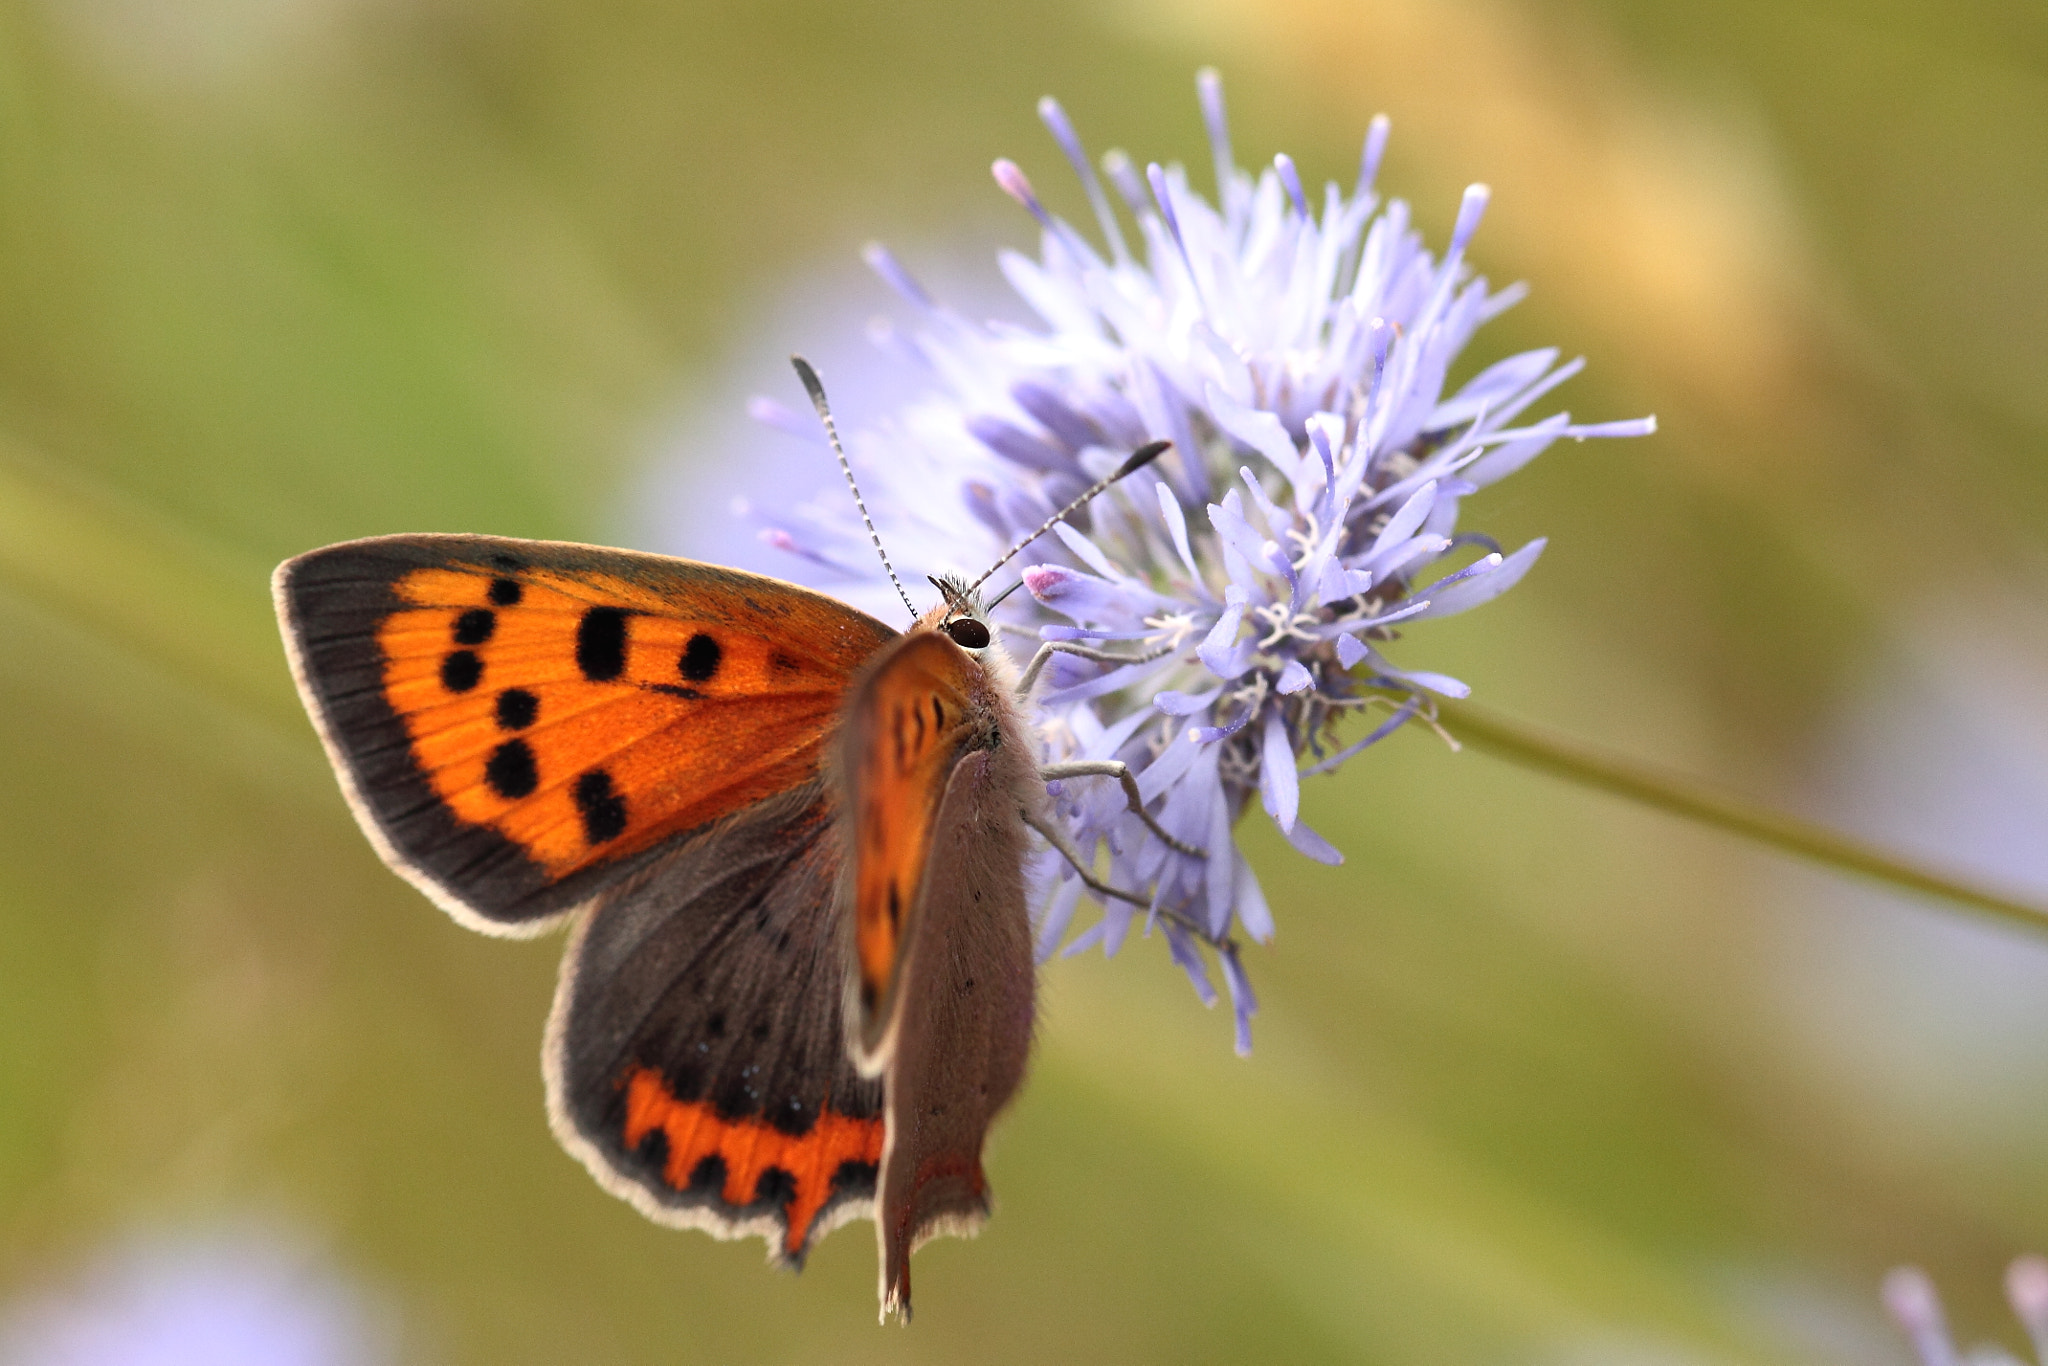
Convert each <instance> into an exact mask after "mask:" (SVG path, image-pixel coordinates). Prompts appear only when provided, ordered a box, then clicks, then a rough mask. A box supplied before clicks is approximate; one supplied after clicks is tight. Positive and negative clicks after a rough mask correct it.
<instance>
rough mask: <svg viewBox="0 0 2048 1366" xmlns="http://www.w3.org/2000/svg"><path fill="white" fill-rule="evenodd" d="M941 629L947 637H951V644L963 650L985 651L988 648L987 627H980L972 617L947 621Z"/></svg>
mask: <svg viewBox="0 0 2048 1366" xmlns="http://www.w3.org/2000/svg"><path fill="white" fill-rule="evenodd" d="M942 629H943V630H944V631H945V633H946V634H947V635H949V636H951V637H953V643H954V644H955V645H958V646H959V647H960V648H961V649H963V650H986V649H987V648H988V627H986V626H984V625H982V624H981V623H980V622H978V621H976V620H975V619H974V618H973V617H961V618H960V619H959V620H957V621H949V622H947V623H946V624H945V626H944V627H943V628H942Z"/></svg>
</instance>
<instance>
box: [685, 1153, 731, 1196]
mask: <svg viewBox="0 0 2048 1366" xmlns="http://www.w3.org/2000/svg"><path fill="white" fill-rule="evenodd" d="M724 1188H725V1159H724V1158H722V1157H720V1156H719V1155H718V1154H717V1153H713V1154H711V1155H710V1156H709V1157H705V1158H700V1159H699V1160H698V1162H697V1165H696V1166H694V1167H692V1168H690V1185H689V1189H691V1190H693V1191H702V1190H708V1191H716V1190H723V1189H724Z"/></svg>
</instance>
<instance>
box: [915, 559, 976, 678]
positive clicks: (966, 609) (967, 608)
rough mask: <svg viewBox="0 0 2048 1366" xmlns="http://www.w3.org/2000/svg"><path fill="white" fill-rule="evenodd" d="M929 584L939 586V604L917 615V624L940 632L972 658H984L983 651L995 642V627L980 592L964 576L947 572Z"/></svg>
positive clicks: (937, 587)
mask: <svg viewBox="0 0 2048 1366" xmlns="http://www.w3.org/2000/svg"><path fill="white" fill-rule="evenodd" d="M931 584H932V587H934V588H936V589H938V590H939V597H940V602H939V605H938V606H936V607H934V608H932V609H931V610H930V611H929V612H926V613H925V614H924V616H922V617H920V618H919V619H918V623H917V624H918V625H920V626H927V627H930V628H931V629H932V630H934V631H939V632H943V633H944V634H945V635H946V637H947V638H948V639H950V640H951V641H952V642H953V643H954V644H955V645H958V646H959V647H960V648H961V649H963V650H965V651H967V653H968V654H970V655H972V656H973V657H974V658H975V659H977V660H979V659H983V658H984V657H985V654H984V652H985V651H987V650H989V649H990V648H991V647H992V646H993V645H994V644H995V638H996V631H995V623H993V622H991V621H990V620H989V616H988V608H987V607H985V606H983V605H982V601H981V597H980V595H979V594H977V593H975V592H974V591H973V590H972V589H970V588H969V587H968V586H967V581H966V580H964V579H959V578H955V577H953V576H952V575H950V574H949V575H947V576H946V577H944V578H933V579H932V580H931Z"/></svg>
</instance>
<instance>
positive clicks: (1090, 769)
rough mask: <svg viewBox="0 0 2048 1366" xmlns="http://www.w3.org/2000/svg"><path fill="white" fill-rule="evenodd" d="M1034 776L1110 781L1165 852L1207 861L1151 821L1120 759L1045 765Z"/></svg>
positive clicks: (1204, 856)
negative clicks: (1160, 842)
mask: <svg viewBox="0 0 2048 1366" xmlns="http://www.w3.org/2000/svg"><path fill="white" fill-rule="evenodd" d="M1038 776H1039V777H1041V778H1043V779H1045V781H1047V782H1049V783H1050V782H1056V781H1058V780H1059V779H1061V778H1114V779H1116V780H1117V782H1118V783H1120V784H1121V785H1122V786H1123V789H1124V801H1125V803H1126V804H1127V805H1129V807H1130V808H1131V814H1132V815H1134V816H1136V817H1137V818H1138V819H1139V820H1141V821H1143V822H1145V828H1146V829H1147V830H1150V831H1151V832H1152V833H1153V834H1155V835H1157V836H1159V838H1160V839H1161V840H1162V841H1163V842H1164V843H1165V845H1166V847H1167V848H1169V849H1171V850H1173V851H1174V852H1175V853H1177V854H1186V855H1187V856H1188V857H1189V858H1207V857H1208V855H1206V854H1204V853H1203V852H1202V851H1201V850H1200V849H1197V848H1196V847H1195V846H1194V845H1192V844H1187V843H1185V842H1183V841H1181V840H1177V839H1175V838H1174V837H1173V836H1172V835H1169V834H1167V833H1166V830H1165V828H1164V827H1163V826H1161V825H1160V824H1159V822H1158V821H1155V820H1153V819H1152V813H1151V812H1149V811H1147V810H1146V809H1145V798H1144V797H1143V796H1142V795H1141V794H1140V793H1139V791H1138V780H1137V778H1135V777H1134V776H1132V774H1131V766H1130V765H1129V764H1127V763H1125V762H1124V761H1123V760H1121V759H1084V760H1079V761H1077V762H1074V763H1070V764H1048V765H1046V767H1044V768H1041V769H1040V770H1038Z"/></svg>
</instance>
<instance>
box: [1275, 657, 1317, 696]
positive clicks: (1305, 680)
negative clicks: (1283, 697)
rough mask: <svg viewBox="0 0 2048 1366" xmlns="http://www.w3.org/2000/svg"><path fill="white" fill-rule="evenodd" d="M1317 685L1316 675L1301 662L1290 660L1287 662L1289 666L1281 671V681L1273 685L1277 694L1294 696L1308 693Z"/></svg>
mask: <svg viewBox="0 0 2048 1366" xmlns="http://www.w3.org/2000/svg"><path fill="white" fill-rule="evenodd" d="M1315 685H1316V680H1315V675H1314V674H1311V673H1310V672H1309V671H1308V670H1307V669H1306V668H1304V667H1303V666H1302V662H1301V661H1300V660H1298V659H1290V660H1288V661H1287V666H1286V667H1285V668H1283V669H1282V670H1280V679H1279V681H1278V682H1276V683H1275V684H1274V685H1273V688H1274V691H1276V692H1282V693H1286V694H1288V695H1289V696H1292V695H1293V694H1295V693H1298V692H1306V691H1307V690H1308V689H1310V688H1313V687H1314V686H1315Z"/></svg>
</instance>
